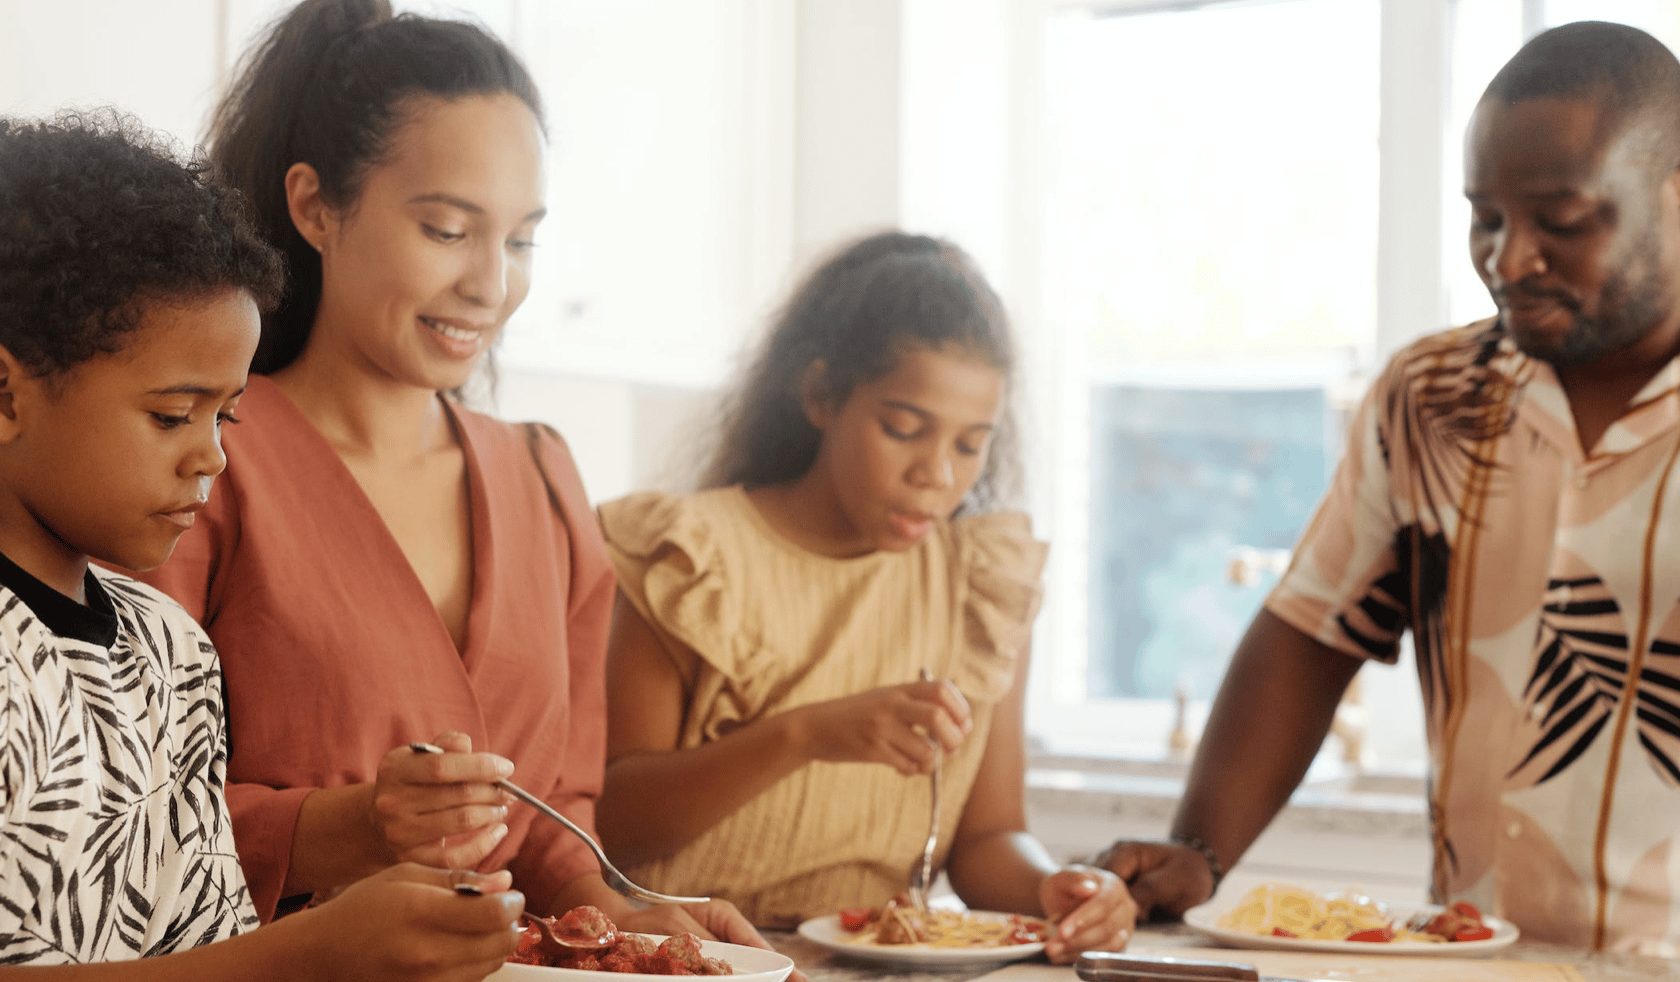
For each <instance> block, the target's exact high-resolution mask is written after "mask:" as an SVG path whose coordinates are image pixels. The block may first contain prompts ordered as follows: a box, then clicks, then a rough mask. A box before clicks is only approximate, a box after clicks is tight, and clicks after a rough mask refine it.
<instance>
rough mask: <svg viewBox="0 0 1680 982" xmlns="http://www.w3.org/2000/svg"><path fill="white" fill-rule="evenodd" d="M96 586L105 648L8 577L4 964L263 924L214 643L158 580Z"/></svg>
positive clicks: (153, 947)
mask: <svg viewBox="0 0 1680 982" xmlns="http://www.w3.org/2000/svg"><path fill="white" fill-rule="evenodd" d="M0 562H4V557H0ZM5 565H6V567H7V568H8V569H9V571H10V573H11V574H12V576H13V577H15V576H17V575H18V574H19V572H20V571H18V570H17V568H16V567H15V566H12V565H11V564H10V563H9V562H6V563H5ZM22 575H24V576H27V574H22ZM86 582H87V585H88V592H89V601H90V604H91V605H92V606H93V607H95V608H96V609H102V610H104V611H106V612H108V613H109V614H114V616H115V629H114V635H115V637H114V640H112V641H111V643H110V644H108V645H106V644H100V643H97V642H95V641H90V640H83V639H78V638H76V637H70V636H66V635H63V634H59V633H55V631H54V630H52V629H50V628H49V627H48V626H47V623H46V622H45V621H44V620H43V619H42V617H41V616H38V614H37V612H36V611H35V610H33V609H32V608H31V607H30V606H29V605H27V604H26V603H25V602H24V601H23V598H22V597H21V596H20V595H19V592H18V591H17V590H16V589H13V588H12V586H11V585H8V584H7V583H5V582H0V965H11V964H21V963H37V964H74V963H84V962H99V961H115V960H122V959H132V958H137V957H146V956H151V955H161V954H166V953H169V952H173V951H179V950H183V949H187V948H192V947H196V946H198V945H202V944H207V943H209V942H212V941H218V940H221V939H223V938H227V937H230V936H232V935H235V934H239V933H242V932H244V931H248V930H251V929H253V928H255V927H256V925H257V918H256V914H255V911H254V910H253V909H252V906H251V903H250V898H249V894H248V892H247V890H246V886H245V879H244V875H243V874H242V873H241V871H240V868H239V862H238V858H237V856H236V855H235V853H234V844H233V832H232V826H231V824H230V822H229V820H228V813H227V807H226V804H225V802H224V800H223V790H222V789H223V781H224V774H225V768H226V764H227V747H226V741H225V736H224V718H223V711H222V684H221V671H220V668H219V666H218V665H217V661H216V652H215V649H214V648H213V647H212V646H211V644H210V641H209V639H208V638H207V637H206V636H205V635H204V633H203V632H202V631H201V630H200V628H199V626H198V625H197V624H196V623H194V622H193V620H192V619H191V618H190V617H188V616H187V615H186V613H185V612H184V611H182V610H181V608H180V607H179V606H177V605H176V604H175V603H174V602H173V601H171V600H168V599H167V598H165V597H164V596H163V595H162V594H160V593H158V592H156V591H155V590H152V589H151V588H150V587H147V586H144V585H142V584H139V583H136V582H134V581H133V580H131V579H128V578H126V577H122V576H118V575H116V574H113V573H108V572H105V571H103V570H100V571H97V572H96V573H95V574H94V575H91V576H89V577H88V579H87V581H86ZM35 585H36V586H37V587H39V584H38V582H37V583H36V584H35ZM60 599H62V600H67V599H68V598H60Z"/></svg>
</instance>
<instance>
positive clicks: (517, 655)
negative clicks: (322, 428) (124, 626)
mask: <svg viewBox="0 0 1680 982" xmlns="http://www.w3.org/2000/svg"><path fill="white" fill-rule="evenodd" d="M444 405H445V406H446V407H448V411H449V412H450V414H451V417H452V421H453V423H454V426H455V431H456V433H457V434H458V436H459V438H460V441H461V445H462V449H463V452H464V454H465V457H466V475H467V482H468V492H469V498H470V502H471V528H472V564H473V567H472V597H471V602H470V605H469V609H468V615H467V623H466V634H465V644H464V645H463V646H462V647H461V648H460V649H457V647H456V645H455V642H454V641H453V640H452V639H451V637H450V634H449V631H448V629H447V628H446V626H445V624H444V622H443V620H442V618H441V617H439V615H438V613H437V610H436V608H435V607H434V606H433V605H432V602H431V599H430V597H429V596H428V595H427V593H426V591H425V588H424V586H423V585H422V583H421V582H420V579H419V577H418V576H416V574H415V572H414V570H413V567H412V566H411V565H410V564H409V562H408V560H407V557H406V556H405V555H404V554H403V552H402V549H401V548H400V546H399V545H398V543H397V541H396V540H395V538H393V536H392V535H391V533H390V531H389V529H388V528H387V526H386V525H385V522H384V521H383V519H382V518H381V517H380V515H379V513H378V512H377V511H376V510H375V509H374V507H373V505H372V503H371V502H370V501H369V499H368V498H367V496H366V495H365V494H364V493H363V491H362V489H361V486H360V485H359V484H357V482H356V480H355V478H354V476H353V475H352V474H351V472H350V471H349V470H348V469H347V468H346V467H345V465H344V463H343V461H342V460H341V459H340V457H339V456H338V454H337V452H336V451H335V450H334V449H333V448H332V447H331V446H330V445H329V444H328V442H327V441H326V439H325V438H324V437H323V436H322V435H321V434H320V432H319V431H318V430H316V429H315V427H314V426H313V425H312V424H311V423H310V421H309V420H308V419H307V418H306V417H305V416H304V415H303V413H302V412H300V411H299V410H298V408H297V407H296V406H295V405H293V404H292V402H291V401H290V400H289V399H288V398H287V397H286V396H285V394H284V393H282V392H281V390H280V389H279V388H278V387H277V386H276V385H275V384H274V383H273V382H272V381H270V380H269V379H267V378H263V377H260V376H253V377H252V379H251V385H250V388H249V390H248V391H247V392H246V394H245V397H244V399H243V401H242V402H241V404H240V409H241V412H240V415H241V417H242V418H243V419H244V422H243V424H242V425H240V426H238V427H230V428H229V429H228V430H226V431H224V435H223V447H224V450H225V452H226V453H227V456H228V467H227V470H226V472H225V473H224V474H223V475H222V477H221V478H220V479H219V480H218V482H217V484H216V487H215V490H214V491H213V492H212V494H211V497H210V503H209V506H208V507H207V508H206V509H205V510H204V512H203V513H202V514H200V516H199V520H198V522H197V524H196V525H195V526H194V527H193V529H192V530H191V531H189V532H188V533H187V534H186V535H185V536H184V537H183V538H182V539H181V542H180V544H179V545H178V546H177V547H176V550H175V554H174V556H173V557H172V558H171V559H170V561H169V562H168V563H167V564H165V565H164V566H163V567H162V568H161V569H159V570H157V571H155V572H153V573H151V574H148V575H147V576H145V577H144V578H145V579H146V580H147V581H149V582H151V583H152V584H153V585H155V586H157V587H159V588H160V589H162V590H164V591H165V592H166V593H169V594H170V595H172V596H173V597H175V598H176V599H177V600H179V601H180V602H181V604H182V605H183V606H184V607H186V609H187V611H188V612H189V613H191V614H192V615H193V616H194V617H196V618H198V619H199V621H200V622H202V623H203V625H204V626H205V628H206V629H207V630H208V632H209V634H210V636H211V638H212V639H213V640H214V641H215V644H216V647H217V649H218V650H219V651H220V652H221V659H222V669H223V673H224V675H225V678H226V685H227V707H228V724H229V725H228V733H229V742H230V759H229V765H228V780H229V783H228V802H229V806H230V809H231V811H232V814H233V826H234V833H235V837H236V839H237V842H238V846H239V856H240V861H241V863H242V864H243V866H244V868H245V874H246V877H247V879H248V880H249V881H250V884H251V891H252V896H253V898H254V900H255V902H256V907H257V911H258V913H259V914H260V915H261V916H262V917H263V918H264V919H265V920H266V919H268V918H271V917H273V916H274V914H275V912H276V908H277V906H278V905H280V903H281V901H282V900H283V899H285V898H283V897H282V893H283V892H284V891H283V889H282V888H283V884H284V883H285V880H286V875H287V869H288V867H289V865H290V861H291V846H292V838H293V834H294V833H295V831H296V826H297V816H298V809H299V807H300V805H301V804H302V802H303V799H304V798H305V797H306V796H308V795H309V794H310V793H311V792H313V791H315V790H316V789H319V788H330V787H335V786H341V785H346V784H353V783H357V782H362V781H370V780H372V779H373V778H374V776H375V774H376V772H377V770H378V767H379V762H380V759H381V758H382V757H383V756H384V755H385V754H386V753H387V752H388V751H390V750H391V749H392V748H393V747H397V746H401V745H403V744H406V743H409V742H410V741H414V740H429V739H431V738H432V737H433V736H434V735H436V734H438V733H440V732H443V731H447V730H458V731H460V732H463V733H466V734H468V735H469V736H471V737H472V741H473V747H474V749H478V750H487V751H492V752H494V753H498V754H501V755H502V756H505V757H507V758H509V759H510V760H512V761H513V762H514V765H515V767H516V770H515V772H514V780H516V781H518V782H519V783H520V784H522V785H523V786H524V787H525V788H527V789H528V790H531V791H533V792H535V793H538V794H541V795H543V796H544V797H545V798H546V799H547V800H548V801H549V802H551V803H552V804H553V805H554V806H555V807H556V808H559V809H560V810H561V811H563V812H564V813H566V814H567V815H568V816H569V817H571V818H572V819H573V820H574V821H576V822H578V823H579V824H580V825H582V826H584V827H585V828H589V829H593V827H594V810H595V798H596V796H597V794H598V793H599V791H600V787H601V770H602V761H603V753H604V741H605V698H604V689H603V677H602V673H603V663H604V659H605V650H606V634H607V627H608V619H609V616H610V613H611V608H612V599H613V590H614V580H613V574H612V569H611V565H610V563H609V561H608V559H607V554H606V549H605V545H604V543H603V542H602V539H601V535H600V532H599V529H598V527H597V525H596V523H595V521H594V516H593V514H592V513H591V511H590V508H589V504H588V502H587V500H586V498H585V495H584V491H583V485H582V482H581V481H580V479H579V477H578V474H577V469H576V467H575V465H574V464H573V462H572V459H571V456H570V454H569V452H568V451H567V449H566V447H565V444H564V443H563V442H562V441H561V439H560V438H559V436H558V435H556V434H554V433H553V432H552V431H550V430H547V429H545V428H541V427H531V426H519V425H514V424H509V423H504V422H501V421H498V420H495V419H492V418H490V417H488V416H484V415H481V414H478V413H474V412H470V411H467V410H465V409H462V408H460V407H458V406H455V405H453V404H452V403H450V402H449V401H447V400H445V402H444ZM534 815H535V813H534V812H533V811H532V810H531V809H529V808H524V807H515V808H512V809H510V811H509V814H508V817H507V824H508V826H509V833H508V835H507V837H506V838H505V839H503V840H502V842H501V843H500V844H499V845H498V846H497V848H496V849H495V851H494V852H493V853H492V854H491V855H490V856H489V857H487V858H486V860H485V861H484V862H483V863H482V864H481V867H482V868H484V869H498V868H502V867H504V866H505V867H507V868H509V869H511V870H512V871H513V874H514V879H515V885H516V886H517V887H518V888H520V889H521V890H523V891H525V893H526V895H527V896H528V897H529V898H530V901H531V903H532V905H533V907H538V906H540V905H543V904H546V903H547V902H548V900H549V899H550V898H551V897H553V896H554V895H555V893H557V892H558V891H559V889H560V887H561V886H562V885H563V884H564V883H565V882H566V881H567V880H570V879H573V878H575V877H577V876H580V875H583V874H587V873H591V872H595V871H596V870H597V868H598V867H597V865H596V862H595V860H594V858H593V857H592V856H591V855H590V854H589V853H588V852H587V851H586V850H585V848H584V847H583V846H582V845H581V843H579V842H578V841H577V840H576V839H575V838H574V837H572V836H571V835H570V834H569V833H567V832H565V831H564V830H563V829H561V828H560V826H559V825H558V824H557V823H553V822H549V821H547V820H541V821H537V822H533V820H532V819H533V816H534ZM294 899H295V898H294ZM287 906H290V904H288V905H287Z"/></svg>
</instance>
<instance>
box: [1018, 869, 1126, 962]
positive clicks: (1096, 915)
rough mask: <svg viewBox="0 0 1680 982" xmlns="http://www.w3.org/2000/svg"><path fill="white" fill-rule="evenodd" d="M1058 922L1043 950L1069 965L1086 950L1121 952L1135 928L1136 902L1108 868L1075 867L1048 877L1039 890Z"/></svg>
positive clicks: (1042, 899) (1041, 901)
mask: <svg viewBox="0 0 1680 982" xmlns="http://www.w3.org/2000/svg"><path fill="white" fill-rule="evenodd" d="M1038 896H1039V902H1040V903H1041V904H1042V905H1043V907H1044V913H1045V914H1046V915H1047V916H1048V917H1049V918H1050V920H1051V921H1052V922H1053V923H1054V927H1053V928H1052V929H1051V933H1050V938H1049V939H1048V940H1047V941H1046V942H1045V943H1044V954H1045V955H1046V956H1047V957H1049V959H1050V960H1051V961H1052V962H1055V963H1056V964H1058V965H1066V964H1068V963H1070V962H1072V961H1074V960H1075V959H1077V958H1078V957H1079V953H1080V952H1082V951H1121V950H1123V949H1124V948H1125V947H1126V943H1127V942H1128V941H1130V940H1131V939H1132V929H1133V928H1134V927H1136V926H1137V914H1138V909H1137V904H1135V903H1133V902H1132V895H1131V894H1130V893H1128V892H1126V885H1125V884H1124V883H1122V882H1121V881H1120V878H1119V877H1118V876H1115V875H1114V874H1113V873H1111V872H1109V871H1108V870H1106V869H1097V868H1095V867H1091V866H1081V865H1077V864H1075V865H1072V866H1066V867H1063V868H1062V869H1060V870H1057V871H1056V872H1054V873H1052V874H1050V875H1049V876H1047V877H1045V878H1044V882H1043V883H1042V884H1040V885H1039V888H1038Z"/></svg>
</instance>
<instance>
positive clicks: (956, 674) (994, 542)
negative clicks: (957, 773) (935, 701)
mask: <svg viewBox="0 0 1680 982" xmlns="http://www.w3.org/2000/svg"><path fill="white" fill-rule="evenodd" d="M955 530H956V531H957V532H958V536H959V542H960V547H961V549H962V551H963V556H964V570H963V572H964V574H965V581H966V582H965V594H964V598H963V603H962V615H961V616H962V628H961V629H962V637H963V642H964V645H963V647H964V648H965V650H966V652H967V654H966V657H965V658H964V659H963V660H962V662H961V664H958V665H956V666H953V670H952V681H954V682H955V683H956V685H957V688H959V689H961V690H962V691H963V692H964V693H965V694H966V695H967V696H968V697H969V698H971V699H978V700H981V701H984V702H996V701H998V700H1000V699H1002V698H1003V696H1004V695H1005V694H1006V693H1007V692H1008V691H1009V688H1010V686H1011V685H1013V684H1014V681H1015V670H1016V666H1017V665H1018V664H1019V662H1020V658H1021V656H1022V655H1023V654H1024V653H1025V651H1026V648H1027V642H1028V641H1029V639H1030V638H1031V637H1032V625H1033V619H1034V618H1035V617H1037V616H1038V608H1039V602H1040V601H1041V600H1042V599H1043V596H1044V582H1043V579H1044V564H1045V560H1046V559H1047V558H1048V557H1049V555H1050V547H1049V546H1048V545H1046V544H1045V543H1043V542H1040V541H1039V540H1037V539H1035V538H1033V534H1032V523H1031V522H1030V521H1029V520H1028V518H1027V516H1026V515H1024V514H1021V513H1019V512H1000V513H996V514H990V515H977V516H975V517H973V518H965V519H959V520H958V523H957V525H956V527H955Z"/></svg>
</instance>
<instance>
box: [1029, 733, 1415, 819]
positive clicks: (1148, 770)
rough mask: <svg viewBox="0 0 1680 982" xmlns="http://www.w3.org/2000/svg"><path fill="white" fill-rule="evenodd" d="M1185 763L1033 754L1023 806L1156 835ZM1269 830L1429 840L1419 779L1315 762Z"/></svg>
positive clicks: (1181, 782) (1178, 790)
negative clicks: (1149, 828) (1115, 822)
mask: <svg viewBox="0 0 1680 982" xmlns="http://www.w3.org/2000/svg"><path fill="white" fill-rule="evenodd" d="M1188 772H1189V760H1188V759H1187V758H1169V757H1159V756H1157V757H1132V758H1114V757H1091V756H1074V755H1065V754H1046V753H1041V754H1035V755H1033V757H1032V759H1031V760H1030V762H1029V767H1028V771H1027V802H1028V805H1029V807H1031V808H1032V809H1033V810H1034V811H1035V812H1040V813H1045V814H1054V815H1057V816H1062V817H1067V818H1073V817H1080V818H1087V819H1090V818H1099V817H1107V818H1110V819H1115V818H1124V819H1126V820H1128V824H1130V822H1132V821H1139V822H1147V823H1151V824H1155V823H1158V824H1159V826H1160V828H1161V830H1162V832H1163V833H1164V832H1165V830H1166V826H1167V824H1168V823H1169V822H1170V821H1171V820H1172V814H1173V811H1174V810H1175V809H1176V808H1177V807H1178V801H1179V798H1180V797H1182V795H1183V793H1184V786H1185V781H1186V778H1187V776H1188ZM1273 827H1274V828H1277V829H1280V830H1283V831H1287V832H1292V833H1303V834H1311V833H1332V834H1343V835H1374V836H1384V837H1397V838H1422V837H1427V835H1428V819H1427V813H1426V802H1425V793H1424V779H1423V775H1422V773H1421V772H1420V771H1415V770H1405V769H1394V770H1382V771H1356V770H1351V769H1349V768H1347V767H1345V766H1343V765H1341V764H1339V763H1338V762H1336V761H1333V760H1328V759H1326V758H1324V757H1321V758H1320V759H1319V760H1318V761H1317V762H1315V763H1314V765H1313V767H1312V768H1311V769H1310V770H1309V771H1308V773H1307V777H1306V780H1304V781H1303V782H1302V783H1301V786H1300V787H1299V788H1297V789H1296V791H1295V794H1294V795H1293V796H1292V797H1291V798H1290V802H1289V805H1288V806H1287V807H1286V808H1285V809H1284V810H1283V812H1282V813H1281V814H1280V815H1279V816H1278V818H1277V819H1276V820H1275V821H1274V822H1273Z"/></svg>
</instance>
